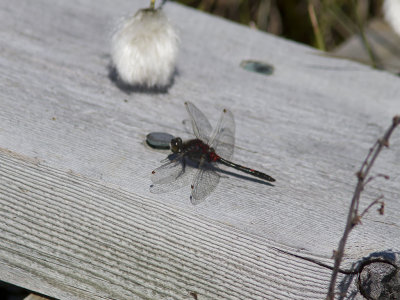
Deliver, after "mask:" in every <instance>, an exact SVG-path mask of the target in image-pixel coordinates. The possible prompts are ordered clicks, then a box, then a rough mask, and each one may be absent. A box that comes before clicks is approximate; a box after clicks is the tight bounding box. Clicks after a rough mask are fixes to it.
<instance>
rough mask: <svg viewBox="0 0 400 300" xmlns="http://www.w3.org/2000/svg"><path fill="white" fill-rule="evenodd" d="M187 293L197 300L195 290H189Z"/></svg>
mask: <svg viewBox="0 0 400 300" xmlns="http://www.w3.org/2000/svg"><path fill="white" fill-rule="evenodd" d="M189 294H190V296H192V297H193V299H195V300H198V298H197V293H196V292H190V293H189Z"/></svg>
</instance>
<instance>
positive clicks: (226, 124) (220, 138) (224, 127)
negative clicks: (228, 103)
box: [210, 109, 235, 160]
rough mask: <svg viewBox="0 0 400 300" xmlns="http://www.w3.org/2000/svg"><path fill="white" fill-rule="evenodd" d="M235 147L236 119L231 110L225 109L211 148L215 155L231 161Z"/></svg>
mask: <svg viewBox="0 0 400 300" xmlns="http://www.w3.org/2000/svg"><path fill="white" fill-rule="evenodd" d="M234 145H235V119H234V117H233V114H232V112H231V111H230V110H227V109H224V110H223V111H222V114H221V118H220V119H219V122H218V125H217V127H216V128H215V131H214V133H213V138H212V139H211V141H210V146H211V147H213V148H214V150H215V153H217V154H218V155H219V156H221V157H222V158H225V159H228V160H229V159H231V157H232V155H233V149H234Z"/></svg>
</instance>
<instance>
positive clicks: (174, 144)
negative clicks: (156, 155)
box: [171, 138, 182, 153]
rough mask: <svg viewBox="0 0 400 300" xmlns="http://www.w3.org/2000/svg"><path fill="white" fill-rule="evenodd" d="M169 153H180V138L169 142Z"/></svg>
mask: <svg viewBox="0 0 400 300" xmlns="http://www.w3.org/2000/svg"><path fill="white" fill-rule="evenodd" d="M171 151H172V152H173V153H180V152H182V139H181V138H174V139H172V140H171Z"/></svg>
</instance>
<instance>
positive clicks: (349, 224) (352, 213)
mask: <svg viewBox="0 0 400 300" xmlns="http://www.w3.org/2000/svg"><path fill="white" fill-rule="evenodd" d="M399 124H400V115H397V116H395V117H394V118H393V121H392V125H391V126H390V127H389V128H388V130H387V131H386V132H385V134H384V136H383V137H382V138H381V139H378V140H377V141H376V143H375V144H374V146H373V147H372V148H371V149H370V151H369V153H368V155H367V157H366V158H365V160H364V162H363V164H362V165H361V168H360V170H359V171H358V172H357V180H358V182H357V186H356V189H355V191H354V195H353V199H352V200H351V204H350V208H349V213H348V215H347V221H346V227H345V230H344V233H343V236H342V238H341V239H340V242H339V247H338V249H337V251H336V252H335V264H334V267H333V271H332V276H331V280H330V284H329V288H328V294H327V299H329V300H333V299H335V285H336V279H337V275H338V272H339V267H340V264H341V262H342V259H343V255H344V248H345V245H346V241H347V238H348V236H349V234H350V231H351V230H352V229H353V228H354V226H356V225H357V224H358V223H359V221H360V216H359V215H358V212H357V211H358V204H359V202H360V196H361V192H362V191H363V189H364V186H365V184H366V183H365V182H364V181H365V179H366V178H367V177H368V174H369V171H370V170H371V168H372V166H373V164H374V162H375V160H376V158H377V157H378V155H379V153H380V152H381V150H382V148H383V147H384V146H385V147H388V146H389V138H390V136H391V134H392V132H393V130H394V129H395V128H396V127H397V126H398V125H399ZM367 180H368V179H367ZM379 200H380V199H379ZM379 200H378V201H376V200H375V201H374V202H375V203H378V202H379ZM369 208H370V207H368V209H369ZM363 214H364V213H363Z"/></svg>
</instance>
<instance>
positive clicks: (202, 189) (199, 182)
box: [190, 166, 220, 205]
mask: <svg viewBox="0 0 400 300" xmlns="http://www.w3.org/2000/svg"><path fill="white" fill-rule="evenodd" d="M219 179H220V175H219V174H218V173H217V172H215V169H214V168H208V167H205V166H203V167H202V168H201V169H199V170H198V171H197V173H196V175H195V177H194V181H193V185H192V194H191V195H190V201H191V202H192V204H194V205H196V204H199V203H200V202H202V201H203V200H204V199H205V198H207V197H208V196H209V195H210V193H211V192H212V191H214V190H215V188H216V187H217V185H218V182H219Z"/></svg>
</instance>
